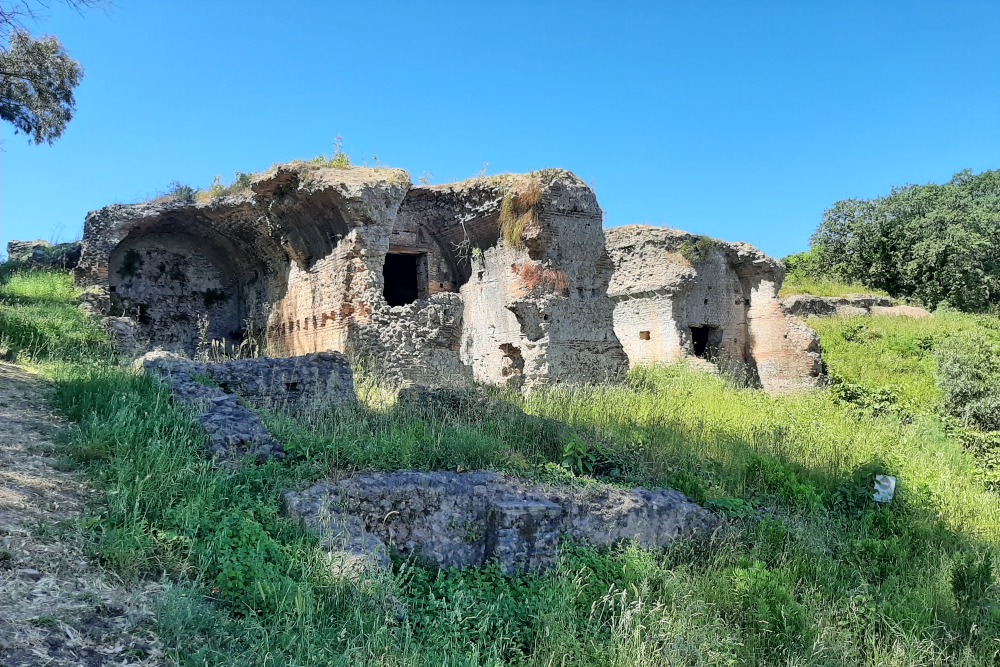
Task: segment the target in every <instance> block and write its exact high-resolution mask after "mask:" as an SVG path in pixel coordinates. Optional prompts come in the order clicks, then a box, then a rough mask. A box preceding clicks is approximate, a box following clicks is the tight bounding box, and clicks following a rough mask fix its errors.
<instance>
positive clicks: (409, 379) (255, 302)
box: [76, 163, 627, 388]
mask: <svg viewBox="0 0 1000 667" xmlns="http://www.w3.org/2000/svg"><path fill="white" fill-rule="evenodd" d="M611 270H612V264H611V262H610V260H609V258H608V256H607V253H606V252H605V250H604V239H603V235H602V231H601V210H600V208H599V207H598V205H597V200H596V198H595V197H594V193H593V192H592V191H591V190H590V189H589V188H587V187H586V186H585V185H584V184H583V183H582V182H581V181H580V180H579V179H578V178H576V177H575V176H573V175H572V174H570V173H568V172H565V171H560V170H546V171H542V172H536V173H533V174H528V175H524V176H499V177H490V178H478V179H473V180H471V181H466V182H463V183H458V184H453V185H444V186H434V187H413V186H412V185H411V184H410V181H409V178H408V177H407V175H406V174H405V173H404V172H402V171H399V170H392V169H366V168H350V169H336V168H332V167H323V166H316V165H313V164H307V163H293V164H289V165H282V166H278V167H274V168H272V169H271V170H269V171H268V172H266V173H264V174H261V175H258V176H256V177H254V178H253V180H252V183H251V185H250V188H249V189H248V190H246V191H245V192H243V193H242V194H236V195H230V196H224V197H221V198H218V199H216V200H213V201H210V202H208V203H194V202H192V201H183V200H180V199H176V198H173V199H171V198H163V199H161V200H154V201H152V202H148V203H145V204H138V205H133V206H110V207H108V208H105V209H102V210H100V211H96V212H94V213H91V214H90V215H88V216H87V220H86V224H85V229H84V240H83V256H82V258H81V261H80V264H79V266H78V267H77V270H76V276H77V280H78V283H79V284H81V285H82V286H84V287H88V288H90V289H89V291H88V294H89V296H88V303H89V304H90V306H91V307H92V308H94V307H96V308H97V309H98V310H99V311H100V312H101V313H102V314H104V315H113V316H126V317H130V318H132V319H134V320H136V322H137V324H138V329H139V330H138V332H137V334H136V335H137V337H138V338H139V339H142V340H146V341H149V342H150V343H151V344H152V346H154V347H157V348H161V349H168V350H173V351H177V352H183V353H186V354H192V353H193V352H194V351H195V350H197V349H198V348H199V346H203V345H206V344H207V343H208V342H211V341H216V342H217V344H223V345H226V346H236V345H238V344H240V343H241V342H242V341H244V340H245V339H247V338H253V339H254V340H255V341H257V342H258V343H259V344H261V345H262V346H263V347H264V348H265V349H266V350H267V352H268V354H270V355H272V356H293V355H301V354H307V353H313V352H321V351H339V352H344V353H346V354H348V355H349V356H350V357H351V358H352V360H355V361H356V362H358V363H362V364H363V365H364V366H365V367H366V368H368V369H370V370H372V371H374V372H375V373H376V374H378V375H380V376H381V377H382V379H385V380H389V381H394V382H397V383H400V384H404V385H405V384H417V385H424V386H463V385H467V384H470V383H471V382H472V381H473V380H476V381H480V382H484V383H489V384H494V385H510V386H517V387H520V386H524V387H526V388H530V387H535V386H541V385H545V384H549V383H552V382H603V381H606V380H613V379H615V378H618V377H620V376H621V375H622V373H623V372H624V371H625V369H626V368H627V359H626V357H625V354H624V352H623V351H622V348H621V344H620V343H619V342H618V340H617V338H616V337H615V334H614V330H613V326H612V319H611V313H612V309H613V304H612V302H611V300H610V299H609V298H608V296H607V284H608V280H609V278H610V275H611Z"/></svg>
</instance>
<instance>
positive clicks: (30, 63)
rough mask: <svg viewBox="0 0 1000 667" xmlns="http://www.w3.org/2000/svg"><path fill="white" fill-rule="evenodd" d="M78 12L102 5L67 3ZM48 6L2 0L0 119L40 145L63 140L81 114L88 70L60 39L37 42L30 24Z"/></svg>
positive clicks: (32, 0)
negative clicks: (80, 89)
mask: <svg viewBox="0 0 1000 667" xmlns="http://www.w3.org/2000/svg"><path fill="white" fill-rule="evenodd" d="M63 3H64V4H66V5H69V6H70V7H73V8H74V9H83V8H85V7H94V6H97V5H99V4H100V0H63ZM48 7H49V3H48V2H46V0H10V1H7V2H4V1H3V0H0V118H2V119H3V120H5V121H7V122H9V123H11V124H12V125H13V126H14V128H15V132H23V133H24V134H26V135H28V137H29V140H30V141H33V142H34V143H36V144H40V143H43V142H45V143H48V144H51V143H52V142H54V141H55V140H56V139H58V138H59V137H60V136H61V135H62V133H63V131H64V130H65V129H66V125H67V124H68V123H69V121H70V120H72V118H73V113H74V112H75V111H76V99H75V97H74V91H75V90H76V87H77V86H78V85H80V81H81V79H83V68H82V67H81V66H80V64H79V63H78V62H76V61H75V60H73V59H72V58H71V57H70V56H69V54H68V53H66V50H65V49H64V48H63V46H62V44H61V43H60V42H59V40H58V39H57V38H56V37H52V36H45V37H41V38H38V39H36V38H33V37H32V36H31V35H30V34H29V33H28V31H27V30H26V28H25V23H26V22H27V21H29V20H34V19H37V18H38V14H37V12H38V11H39V10H40V9H46V8H48Z"/></svg>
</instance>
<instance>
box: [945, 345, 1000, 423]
mask: <svg viewBox="0 0 1000 667" xmlns="http://www.w3.org/2000/svg"><path fill="white" fill-rule="evenodd" d="M935 356H936V357H937V362H938V382H939V384H940V386H941V392H942V394H943V400H944V407H945V409H946V410H947V412H948V413H950V414H952V415H954V416H956V417H958V418H959V419H961V420H962V422H963V423H964V424H965V425H966V426H972V427H974V428H977V429H980V430H983V431H998V430H1000V393H998V389H1000V345H997V344H996V343H994V342H993V341H991V340H989V339H987V338H986V337H984V336H981V335H966V336H955V337H952V338H948V339H946V340H944V341H942V342H941V344H940V345H939V346H938V349H937V351H936V355H935Z"/></svg>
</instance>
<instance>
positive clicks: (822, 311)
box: [781, 294, 930, 317]
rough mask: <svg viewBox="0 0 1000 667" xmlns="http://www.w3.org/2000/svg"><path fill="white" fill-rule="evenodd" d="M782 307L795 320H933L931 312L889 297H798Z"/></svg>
mask: <svg viewBox="0 0 1000 667" xmlns="http://www.w3.org/2000/svg"><path fill="white" fill-rule="evenodd" d="M781 308H782V310H784V311H785V313H787V314H788V315H793V316H795V317H829V316H833V315H836V316H840V317H851V316H858V315H894V316H897V317H929V316H930V312H928V311H926V310H924V309H923V308H917V307H916V306H906V305H901V304H900V303H899V302H898V301H896V300H895V299H891V298H889V297H887V296H868V295H863V294H858V295H852V296H838V297H829V296H812V295H811V294H794V295H792V296H789V297H786V298H785V299H784V300H782V302H781Z"/></svg>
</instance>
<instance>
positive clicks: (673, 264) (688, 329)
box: [605, 225, 822, 393]
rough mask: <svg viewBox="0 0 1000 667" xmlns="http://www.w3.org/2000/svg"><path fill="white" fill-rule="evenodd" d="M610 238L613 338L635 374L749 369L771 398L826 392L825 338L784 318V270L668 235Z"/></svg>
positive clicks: (714, 244)
mask: <svg viewBox="0 0 1000 667" xmlns="http://www.w3.org/2000/svg"><path fill="white" fill-rule="evenodd" d="M605 238H606V241H607V249H608V253H609V254H610V256H611V258H612V260H613V261H614V263H615V272H614V275H613V277H612V280H611V283H610V286H609V289H608V293H609V295H610V296H611V298H612V299H613V300H614V302H615V310H614V322H615V324H614V326H615V333H616V335H617V337H618V339H619V340H620V341H621V343H622V345H623V346H624V348H625V352H626V353H627V354H628V357H629V363H630V364H631V365H632V366H637V365H643V364H654V363H672V362H678V361H681V360H684V359H692V360H694V359H698V358H703V359H709V360H712V361H727V362H736V363H737V364H740V365H742V367H744V368H745V369H746V370H748V371H749V379H750V381H751V382H753V383H759V385H760V386H761V387H763V388H764V389H765V390H767V391H769V392H775V393H779V392H786V391H793V390H797V389H803V388H808V387H814V386H816V385H817V384H818V382H819V377H820V373H821V370H822V364H821V360H820V349H819V338H818V336H817V335H816V333H815V332H813V331H812V329H810V328H808V327H807V326H805V325H804V324H802V323H801V322H799V321H798V320H796V319H794V318H791V317H786V315H785V313H784V311H782V308H781V302H780V300H779V299H778V291H779V289H780V288H781V283H782V281H783V280H784V268H783V267H782V265H781V264H780V263H779V262H777V261H775V260H773V259H771V258H770V257H768V256H767V255H765V254H764V253H762V252H760V251H759V250H757V249H756V248H754V247H752V246H749V245H747V244H745V243H725V242H722V241H716V240H714V239H708V238H706V237H699V236H694V235H692V234H688V233H687V232H682V231H678V230H674V229H667V228H659V227H649V226H644V225H630V226H626V227H618V228H614V229H609V230H607V231H606V232H605Z"/></svg>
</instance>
